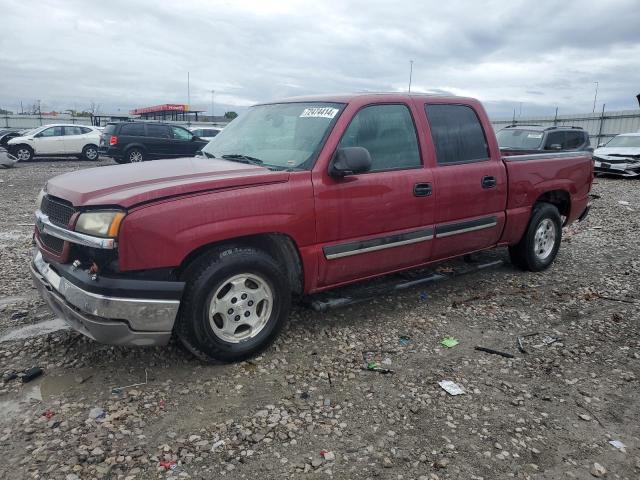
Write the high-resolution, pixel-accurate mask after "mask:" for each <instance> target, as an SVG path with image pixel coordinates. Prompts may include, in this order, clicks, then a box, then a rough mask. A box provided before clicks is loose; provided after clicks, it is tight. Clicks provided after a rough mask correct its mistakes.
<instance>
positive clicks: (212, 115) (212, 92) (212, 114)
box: [211, 90, 216, 122]
mask: <svg viewBox="0 0 640 480" xmlns="http://www.w3.org/2000/svg"><path fill="white" fill-rule="evenodd" d="M214 93H216V91H215V90H211V121H212V122H213V117H214V113H213V94H214Z"/></svg>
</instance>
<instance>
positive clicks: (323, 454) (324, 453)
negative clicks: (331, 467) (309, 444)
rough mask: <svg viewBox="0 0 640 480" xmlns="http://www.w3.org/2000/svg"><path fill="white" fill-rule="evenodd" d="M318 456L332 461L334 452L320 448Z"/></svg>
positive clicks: (334, 455)
mask: <svg viewBox="0 0 640 480" xmlns="http://www.w3.org/2000/svg"><path fill="white" fill-rule="evenodd" d="M320 456H321V457H322V458H324V459H325V460H326V461H327V462H333V461H334V460H335V459H336V454H335V453H333V452H330V451H327V450H320Z"/></svg>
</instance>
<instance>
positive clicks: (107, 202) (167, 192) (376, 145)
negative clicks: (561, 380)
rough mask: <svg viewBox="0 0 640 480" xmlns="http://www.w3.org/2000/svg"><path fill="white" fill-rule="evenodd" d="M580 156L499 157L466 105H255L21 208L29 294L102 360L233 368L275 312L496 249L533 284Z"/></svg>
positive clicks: (577, 192)
mask: <svg viewBox="0 0 640 480" xmlns="http://www.w3.org/2000/svg"><path fill="white" fill-rule="evenodd" d="M592 178H593V165H592V160H591V158H590V154H589V153H583V152H571V153H553V154H538V155H525V156H511V157H508V158H504V159H503V158H502V157H501V156H500V151H499V149H498V145H497V143H496V138H495V135H494V133H493V130H492V128H491V124H490V123H489V119H488V117H487V115H486V113H485V111H484V109H483V107H482V105H481V104H480V103H479V102H478V101H477V100H474V99H471V98H459V97H445V96H428V95H413V94H411V95H407V94H359V95H344V96H323V97H307V98H295V99H289V100H285V101H281V102H277V103H268V104H261V105H256V106H254V107H252V108H250V109H249V110H248V111H247V112H246V113H245V114H244V115H242V116H241V117H240V118H238V119H237V120H234V121H233V122H232V123H231V124H230V125H229V126H228V127H227V128H226V129H225V130H223V131H222V132H221V133H220V134H219V135H218V136H217V137H216V138H214V139H213V140H212V141H211V142H210V143H209V144H208V145H207V146H206V147H205V148H204V149H203V151H202V155H200V156H197V157H195V158H182V159H174V160H158V161H153V162H145V163H140V164H132V165H114V166H108V167H100V168H93V169H87V170H82V171H77V172H73V173H68V174H65V175H61V176H58V177H55V178H53V179H51V180H49V181H48V182H47V184H46V186H45V188H44V189H43V191H42V192H41V195H40V198H39V200H38V202H39V203H38V205H39V209H38V211H37V212H36V229H35V234H34V239H35V242H36V245H37V250H36V252H35V256H34V259H33V262H32V265H31V272H32V276H33V278H34V282H35V285H36V286H37V288H38V289H39V291H40V292H41V294H42V296H43V297H44V298H45V299H46V300H47V302H48V303H49V305H50V306H51V308H52V309H53V310H54V311H55V312H57V313H58V314H59V315H60V316H61V317H63V318H65V319H66V320H67V321H68V322H69V323H70V324H71V325H72V326H73V327H74V328H76V329H77V330H79V331H80V332H82V333H84V334H85V335H88V336H89V337H91V338H93V339H95V340H97V341H100V342H105V343H111V344H130V345H158V344H164V343H166V342H167V341H168V340H169V338H170V336H171V335H172V334H176V335H177V337H178V338H179V339H180V340H181V341H182V343H183V344H184V345H185V346H186V347H187V348H188V349H189V350H190V351H191V352H193V353H194V354H195V355H196V356H198V357H199V358H202V359H205V360H219V361H236V360H240V359H244V358H247V357H249V356H251V355H254V354H256V353H257V352H259V351H261V350H262V349H264V348H265V347H266V346H268V345H269V344H270V343H271V342H272V341H273V340H274V338H275V337H276V336H277V334H278V333H279V332H280V331H281V329H282V327H283V325H284V323H285V321H286V319H287V316H288V313H289V309H290V306H291V301H292V298H294V297H299V296H302V295H308V294H313V293H316V292H320V291H322V290H326V289H330V288H333V287H337V286H340V285H345V284H348V283H351V282H356V281H359V280H364V279H368V278H372V277H376V276H380V275H384V274H388V273H391V272H396V271H399V270H403V269H410V268H415V267H420V266H424V265H426V264H429V263H432V262H437V261H440V260H444V259H447V258H451V257H455V256H458V255H463V254H468V253H471V252H475V251H479V250H484V249H489V248H494V247H499V246H508V247H509V252H510V254H511V259H512V261H513V263H514V264H516V265H517V266H518V267H521V268H524V269H528V270H532V271H538V270H543V269H545V268H547V267H548V266H549V265H550V264H551V262H552V261H553V260H554V258H555V256H556V254H557V252H558V249H559V247H560V240H561V235H562V226H563V225H568V224H570V223H571V222H573V221H575V220H577V219H581V218H582V217H584V216H585V215H586V214H587V211H588V194H589V190H590V188H591V181H592Z"/></svg>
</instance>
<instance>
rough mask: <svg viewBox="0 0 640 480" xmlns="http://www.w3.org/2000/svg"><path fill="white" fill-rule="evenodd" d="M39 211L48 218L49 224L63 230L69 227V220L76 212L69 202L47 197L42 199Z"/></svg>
mask: <svg viewBox="0 0 640 480" xmlns="http://www.w3.org/2000/svg"><path fill="white" fill-rule="evenodd" d="M40 210H42V213H44V214H45V215H47V216H48V217H49V220H50V221H51V223H53V224H54V225H58V226H59V227H65V228H66V227H68V226H69V220H71V216H72V215H73V214H74V213H75V211H76V210H75V208H73V205H71V204H70V203H69V202H67V201H65V200H61V199H59V198H55V197H50V196H49V195H45V196H44V198H43V199H42V204H41V205H40Z"/></svg>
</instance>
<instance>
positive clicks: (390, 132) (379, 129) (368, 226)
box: [313, 104, 434, 286]
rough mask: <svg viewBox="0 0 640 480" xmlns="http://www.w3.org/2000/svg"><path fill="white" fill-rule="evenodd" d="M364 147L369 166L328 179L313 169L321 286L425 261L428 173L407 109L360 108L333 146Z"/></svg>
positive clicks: (430, 211) (429, 221)
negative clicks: (357, 171)
mask: <svg viewBox="0 0 640 480" xmlns="http://www.w3.org/2000/svg"><path fill="white" fill-rule="evenodd" d="M342 147H364V148H366V149H367V150H368V151H369V154H370V155H371V159H372V167H371V170H370V171H369V172H365V173H360V174H355V175H349V176H346V177H344V178H333V177H331V176H330V175H329V174H328V172H327V171H326V170H325V171H317V172H314V176H313V183H314V192H315V202H316V213H317V215H316V230H317V238H318V243H319V244H320V245H321V246H322V249H321V251H320V259H319V272H318V273H319V275H318V280H319V286H328V285H335V284H339V283H343V282H349V281H353V280H356V279H359V278H366V277H369V276H373V275H379V274H381V273H386V272H391V271H393V270H398V269H402V268H407V267H411V266H414V265H418V264H421V263H425V262H427V261H428V260H429V258H430V255H431V243H432V242H431V239H432V238H433V217H434V208H433V207H434V199H433V197H432V196H431V188H432V172H431V169H430V168H425V167H424V165H423V163H422V159H421V155H420V148H419V145H418V140H417V135H416V129H415V126H414V121H413V116H412V111H411V108H410V107H409V106H408V105H406V104H384V105H370V106H365V107H364V108H362V109H360V110H359V111H358V112H357V113H356V114H355V115H354V117H353V119H352V120H351V122H350V124H349V126H348V127H347V129H346V130H345V132H344V134H343V136H342V139H341V140H340V144H339V145H338V148H342Z"/></svg>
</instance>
